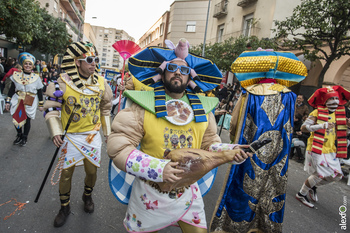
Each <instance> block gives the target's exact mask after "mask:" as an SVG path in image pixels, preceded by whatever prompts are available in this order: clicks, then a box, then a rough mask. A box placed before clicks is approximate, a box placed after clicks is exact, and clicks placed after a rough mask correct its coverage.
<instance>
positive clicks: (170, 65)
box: [166, 63, 191, 75]
mask: <svg viewBox="0 0 350 233" xmlns="http://www.w3.org/2000/svg"><path fill="white" fill-rule="evenodd" d="M166 69H167V71H169V72H172V73H174V72H176V71H177V69H180V73H181V74H183V75H188V74H189V73H190V71H191V68H190V67H188V66H179V65H177V64H174V63H167V64H166Z"/></svg>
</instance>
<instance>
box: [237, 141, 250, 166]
mask: <svg viewBox="0 0 350 233" xmlns="http://www.w3.org/2000/svg"><path fill="white" fill-rule="evenodd" d="M246 148H249V145H239V146H236V147H235V148H234V149H233V151H235V150H236V151H237V152H236V154H235V157H234V158H233V160H234V161H236V162H237V163H241V162H243V161H244V160H246V159H247V158H248V157H250V158H251V157H253V154H252V153H249V152H247V153H246V152H244V150H243V149H246Z"/></svg>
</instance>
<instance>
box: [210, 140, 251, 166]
mask: <svg viewBox="0 0 350 233" xmlns="http://www.w3.org/2000/svg"><path fill="white" fill-rule="evenodd" d="M238 145H239V144H228V143H215V144H212V145H210V146H209V148H208V151H210V152H221V151H224V150H233V149H234V148H235V147H236V146H238ZM244 161H245V160H243V161H242V162H236V161H234V160H232V161H230V162H228V163H229V164H236V165H238V164H241V163H243V162H244Z"/></svg>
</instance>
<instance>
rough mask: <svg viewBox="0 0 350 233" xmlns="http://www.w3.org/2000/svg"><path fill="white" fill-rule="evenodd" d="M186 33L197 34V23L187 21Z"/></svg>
mask: <svg viewBox="0 0 350 233" xmlns="http://www.w3.org/2000/svg"><path fill="white" fill-rule="evenodd" d="M186 32H196V21H187V25H186Z"/></svg>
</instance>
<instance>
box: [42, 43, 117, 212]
mask: <svg viewBox="0 0 350 233" xmlns="http://www.w3.org/2000/svg"><path fill="white" fill-rule="evenodd" d="M88 56H97V52H96V51H95V47H94V46H93V44H91V43H88V42H86V43H84V42H76V43H73V44H71V45H70V46H69V47H68V48H67V51H66V53H65V55H64V57H63V62H62V69H64V70H65V71H66V73H62V74H61V75H60V78H58V80H57V81H55V82H52V83H50V85H49V86H48V88H47V91H46V94H47V95H48V97H47V101H46V102H45V106H44V109H45V113H44V115H45V119H46V123H47V125H48V128H49V131H50V135H51V137H54V136H56V135H63V134H64V132H63V128H65V127H66V125H67V123H68V119H69V117H70V116H71V114H73V118H72V121H71V122H70V125H69V128H68V130H67V134H66V136H65V138H64V143H63V144H62V146H61V148H60V162H62V164H61V166H62V167H63V170H62V176H61V179H60V183H59V193H60V200H61V206H67V205H69V202H70V190H71V179H72V176H73V172H74V167H75V166H77V165H80V164H82V163H84V167H85V172H86V178H85V190H84V195H86V196H91V192H92V190H93V187H94V185H95V182H96V177H97V176H96V171H97V168H98V167H100V162H101V146H102V140H101V136H100V132H99V131H100V126H101V124H102V129H103V134H104V135H105V136H108V135H109V133H110V110H111V107H112V104H111V99H112V91H111V89H110V87H109V85H108V84H107V82H106V80H105V79H104V78H103V77H101V76H98V75H97V68H98V67H97V65H98V64H96V68H95V72H94V74H93V75H91V76H90V77H83V76H82V75H81V74H79V72H78V68H77V66H76V64H75V60H76V59H84V58H85V57H88ZM74 110H76V111H75V112H74Z"/></svg>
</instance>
